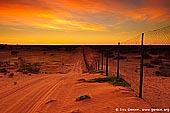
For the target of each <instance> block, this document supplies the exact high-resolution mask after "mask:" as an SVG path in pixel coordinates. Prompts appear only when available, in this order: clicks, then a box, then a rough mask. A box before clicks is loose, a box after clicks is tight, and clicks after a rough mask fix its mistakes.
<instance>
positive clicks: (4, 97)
mask: <svg viewBox="0 0 170 113" xmlns="http://www.w3.org/2000/svg"><path fill="white" fill-rule="evenodd" d="M70 60H71V61H72V62H74V66H72V68H71V71H70V72H69V73H67V74H45V75H42V76H41V75H38V76H37V75H32V76H31V77H32V79H29V80H27V81H26V82H22V83H20V84H18V85H16V86H13V87H11V86H9V87H6V88H3V89H2V90H0V113H87V112H88V113H114V112H115V113H119V112H117V111H116V108H118V111H120V109H121V108H122V109H121V110H130V108H131V109H135V108H138V109H139V110H141V109H143V108H151V107H150V105H149V104H148V103H147V102H145V101H144V100H142V99H139V98H138V97H136V95H135V93H134V92H133V91H132V90H131V89H129V88H124V87H119V86H112V85H110V84H108V83H80V82H78V81H77V80H78V79H81V78H85V79H90V78H94V77H103V76H102V75H99V74H88V73H86V74H82V70H83V68H84V62H83V56H82V51H81V49H78V50H77V52H76V54H74V56H73V57H72V58H70ZM34 76H36V77H34ZM1 79H3V78H1ZM83 94H88V95H90V96H91V99H87V100H83V101H79V102H76V101H75V99H76V98H77V97H78V96H80V95H83ZM140 112H141V111H140ZM133 113H135V112H133ZM137 113H139V112H137Z"/></svg>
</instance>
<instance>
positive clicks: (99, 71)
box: [89, 70, 104, 74]
mask: <svg viewBox="0 0 170 113" xmlns="http://www.w3.org/2000/svg"><path fill="white" fill-rule="evenodd" d="M89 73H91V74H97V73H104V71H103V70H90V71H89Z"/></svg>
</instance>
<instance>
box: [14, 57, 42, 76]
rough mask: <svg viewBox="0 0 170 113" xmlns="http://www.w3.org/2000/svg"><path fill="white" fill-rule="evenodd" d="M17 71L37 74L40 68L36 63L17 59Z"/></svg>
mask: <svg viewBox="0 0 170 113" xmlns="http://www.w3.org/2000/svg"><path fill="white" fill-rule="evenodd" d="M17 71H18V72H23V73H24V74H27V73H33V74H38V73H40V68H39V64H37V63H33V64H31V63H26V62H25V60H23V59H20V60H19V68H18V70H17Z"/></svg>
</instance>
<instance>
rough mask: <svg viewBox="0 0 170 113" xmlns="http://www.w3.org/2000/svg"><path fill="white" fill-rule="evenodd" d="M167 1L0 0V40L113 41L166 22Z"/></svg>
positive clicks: (169, 4) (169, 8) (169, 7)
mask: <svg viewBox="0 0 170 113" xmlns="http://www.w3.org/2000/svg"><path fill="white" fill-rule="evenodd" d="M169 12H170V0H0V43H1V44H23V45H24V44H25V45H27V44H35V45H39V44H40V45H41V44H47V45H74V44H83V45H86V44H87V45H88V44H99V45H103V44H104V45H107V44H109V45H110V44H117V43H118V42H121V41H126V40H129V39H131V38H133V37H135V36H136V35H139V34H141V33H142V32H146V31H150V30H154V29H159V28H161V27H165V26H168V25H170V13H169Z"/></svg>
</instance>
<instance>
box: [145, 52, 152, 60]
mask: <svg viewBox="0 0 170 113" xmlns="http://www.w3.org/2000/svg"><path fill="white" fill-rule="evenodd" d="M151 58H152V56H151V55H149V54H146V53H145V54H144V59H151Z"/></svg>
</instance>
